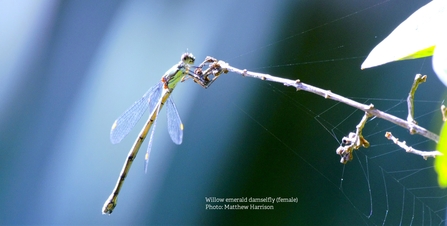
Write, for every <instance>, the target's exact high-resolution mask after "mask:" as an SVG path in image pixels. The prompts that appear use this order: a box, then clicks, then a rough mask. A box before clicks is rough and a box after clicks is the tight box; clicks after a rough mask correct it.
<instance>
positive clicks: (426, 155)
mask: <svg viewBox="0 0 447 226" xmlns="http://www.w3.org/2000/svg"><path fill="white" fill-rule="evenodd" d="M385 137H386V138H388V140H392V141H393V142H394V143H395V144H397V145H398V146H399V147H401V148H403V149H404V150H405V151H406V152H408V153H413V154H416V155H420V156H422V158H424V159H425V160H427V158H429V157H433V158H434V157H436V156H438V155H443V154H442V153H441V152H439V151H420V150H417V149H414V148H412V147H409V146H408V145H407V143H406V142H405V141H399V139H397V138H396V137H394V136H393V134H391V132H386V133H385Z"/></svg>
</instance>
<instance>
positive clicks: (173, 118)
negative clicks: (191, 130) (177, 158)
mask: <svg viewBox="0 0 447 226" xmlns="http://www.w3.org/2000/svg"><path fill="white" fill-rule="evenodd" d="M167 112H168V131H169V135H170V136H171V139H172V141H173V142H174V143H175V144H181V143H182V140H183V124H182V120H180V116H179V115H178V112H177V108H176V107H175V104H174V101H172V98H171V97H169V98H168V100H167Z"/></svg>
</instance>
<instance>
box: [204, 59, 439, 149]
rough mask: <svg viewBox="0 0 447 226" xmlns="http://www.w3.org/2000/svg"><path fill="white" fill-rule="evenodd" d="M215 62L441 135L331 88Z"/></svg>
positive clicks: (435, 138) (417, 130) (414, 130)
mask: <svg viewBox="0 0 447 226" xmlns="http://www.w3.org/2000/svg"><path fill="white" fill-rule="evenodd" d="M215 62H217V63H214V64H213V65H212V67H213V70H214V71H219V72H224V73H227V72H228V71H230V72H234V73H237V74H241V75H243V76H246V77H252V78H257V79H261V80H265V81H272V82H278V83H282V84H284V85H285V86H292V87H295V88H296V90H297V91H299V90H303V91H306V92H310V93H314V94H316V95H319V96H322V97H324V98H326V99H332V100H335V101H338V102H341V103H344V104H346V105H349V106H351V107H354V108H357V109H360V110H362V111H364V112H365V113H366V114H368V115H370V116H376V117H378V118H381V119H384V120H387V121H389V122H391V123H393V124H396V125H398V126H401V127H403V128H405V129H408V130H409V131H410V133H411V134H419V135H421V136H424V137H426V138H428V139H430V140H433V141H435V142H438V141H439V136H438V135H437V134H435V133H432V132H430V131H428V130H427V129H425V128H423V127H421V126H419V125H416V124H414V123H410V122H408V121H406V120H403V119H401V118H398V117H396V116H394V115H391V114H388V113H386V112H383V111H380V110H378V109H376V108H374V107H373V106H372V105H366V104H362V103H359V102H356V101H354V100H351V99H349V98H346V97H343V96H341V95H338V94H336V93H332V92H331V91H330V90H324V89H321V88H318V87H315V86H312V85H309V84H306V83H303V82H301V81H300V80H299V79H298V80H290V79H285V78H279V77H275V76H272V75H269V74H263V73H257V72H251V71H247V70H245V69H244V70H241V69H238V68H235V67H232V66H230V65H229V64H228V63H226V62H224V61H217V60H215ZM213 70H212V71H213Z"/></svg>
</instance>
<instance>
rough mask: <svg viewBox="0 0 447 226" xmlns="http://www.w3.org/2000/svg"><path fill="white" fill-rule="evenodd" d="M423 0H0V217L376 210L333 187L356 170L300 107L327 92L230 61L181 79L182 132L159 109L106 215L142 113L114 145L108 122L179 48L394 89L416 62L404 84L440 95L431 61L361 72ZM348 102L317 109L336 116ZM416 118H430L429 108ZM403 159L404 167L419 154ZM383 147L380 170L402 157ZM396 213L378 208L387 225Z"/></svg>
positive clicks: (306, 220) (327, 82)
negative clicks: (218, 71) (219, 201)
mask: <svg viewBox="0 0 447 226" xmlns="http://www.w3.org/2000/svg"><path fill="white" fill-rule="evenodd" d="M427 2H428V1H411V2H408V1H403V0H392V1H357V0H356V1H354V0H343V1H330V2H328V1H262V2H259V1H233V0H230V1H200V0H197V1H159V2H157V1H142V0H129V1H112V0H95V1H71V0H67V1H49V0H47V1H45V0H40V1H39V0H35V1H27V2H26V4H24V3H23V4H19V3H17V2H16V1H0V30H1V35H0V49H1V52H0V66H1V67H0V68H1V69H0V81H1V82H0V169H1V170H0V178H1V182H0V191H1V192H0V224H7V225H14V224H17V225H22V224H33V225H49V224H52V225H142V224H161V225H166V224H190V225H191V224H195V225H197V224H218V223H223V224H230V223H232V224H234V223H241V224H307V225H309V224H315V225H316V224H323V225H337V224H341V225H346V224H348V225H353V224H355V225H359V224H360V225H362V224H381V223H382V220H383V211H382V210H383V206H382V207H381V206H380V203H377V204H376V203H375V202H378V201H376V200H374V202H373V203H374V204H375V205H378V206H379V207H377V208H378V209H379V210H377V208H376V209H375V212H374V214H375V215H374V217H377V219H371V218H370V219H368V218H367V217H365V215H364V213H368V208H369V195H368V193H366V195H365V193H359V194H358V197H360V200H361V201H354V203H352V201H350V200H355V199H356V197H357V195H356V194H355V193H354V194H353V193H350V194H349V195H348V198H349V199H348V198H346V194H345V193H342V192H340V190H338V187H337V186H338V184H337V183H339V180H340V178H341V175H342V171H343V170H346V171H347V172H349V176H348V175H347V176H346V178H347V179H348V178H351V181H356V180H359V181H361V183H362V184H364V178H365V176H364V172H362V171H361V170H359V169H361V168H360V167H361V166H358V165H357V166H356V165H355V164H352V166H349V165H348V166H347V167H346V168H343V166H342V165H341V164H340V163H339V157H338V156H337V155H335V149H336V148H337V146H338V142H337V140H335V139H333V138H332V137H331V135H330V134H328V133H327V132H326V131H325V130H324V128H323V127H321V126H320V125H319V123H318V122H317V121H316V120H314V119H313V118H312V114H315V113H314V112H317V113H318V112H322V111H324V109H325V108H327V107H328V106H332V105H333V104H334V103H333V102H331V101H327V100H324V99H323V98H320V97H316V96H313V95H310V94H307V93H301V92H298V93H295V92H294V91H293V89H290V88H285V87H282V86H281V85H276V84H267V83H265V82H262V81H257V80H254V79H248V78H242V77H241V76H238V75H232V74H229V75H223V76H222V77H221V78H219V79H218V81H216V82H215V83H214V84H213V85H212V86H211V87H210V88H209V89H207V90H204V89H203V88H201V87H200V86H198V85H196V84H194V83H193V82H191V81H188V82H186V83H184V84H180V85H179V86H177V88H176V90H175V92H174V94H173V98H174V100H175V102H176V104H177V108H178V111H179V113H180V116H181V118H182V120H183V124H184V125H185V129H184V138H183V144H182V145H180V146H176V145H175V144H173V143H172V142H171V141H170V138H169V136H168V133H167V130H166V117H165V113H164V110H163V112H162V114H161V115H160V119H159V121H158V126H157V131H156V133H155V136H154V139H155V140H154V146H153V148H152V154H151V160H150V165H149V169H148V173H147V174H144V171H143V165H144V161H143V155H142V154H140V155H138V156H137V158H136V160H135V162H134V164H133V167H132V170H131V171H130V173H129V175H128V177H127V179H126V183H125V184H124V187H123V189H122V191H121V194H120V197H119V202H118V205H117V207H116V209H115V211H114V212H113V214H112V215H110V216H105V215H102V214H101V207H102V206H103V203H104V201H105V200H106V199H107V197H108V196H109V194H110V192H111V191H112V189H113V187H114V185H115V182H116V179H117V177H118V174H119V172H120V170H121V167H122V164H123V161H124V159H125V157H126V155H127V152H128V150H129V148H130V147H131V145H132V144H133V142H134V139H135V138H136V136H137V134H138V132H139V130H140V128H141V126H142V125H143V122H140V123H139V124H137V127H138V128H136V129H134V131H132V132H131V133H130V134H129V136H128V137H127V138H125V139H124V140H123V142H121V143H120V144H118V145H112V144H111V143H110V141H109V131H110V127H111V125H112V123H113V121H114V120H115V119H116V118H117V117H118V116H119V115H121V113H122V112H124V110H126V109H127V108H128V107H129V106H130V105H131V104H132V103H133V102H134V101H136V100H137V99H139V98H140V97H141V95H143V94H144V93H145V92H146V90H147V89H149V87H151V86H152V85H154V84H156V83H157V82H158V81H159V79H160V77H161V76H162V75H163V73H164V72H165V71H166V70H167V69H169V68H170V67H171V66H172V65H173V64H175V63H177V62H178V61H179V59H180V56H181V54H182V53H184V52H185V51H189V52H192V53H193V54H194V55H195V56H196V60H197V61H196V62H197V63H199V62H201V61H202V60H203V59H204V58H205V57H206V56H208V55H209V56H213V57H216V58H218V59H222V60H225V61H227V62H229V63H230V64H232V65H233V66H236V67H239V68H247V69H249V70H255V71H259V72H265V73H271V74H274V75H277V76H281V77H288V78H291V79H296V78H300V79H301V80H302V81H305V82H306V83H309V84H314V85H316V86H320V87H322V88H326V89H331V90H332V91H334V92H337V93H340V94H343V95H346V96H354V97H359V96H360V97H365V96H366V97H382V98H405V96H406V95H407V92H408V89H409V87H410V85H411V83H412V77H413V76H414V74H416V73H425V74H428V75H429V81H428V82H427V84H424V85H423V86H422V87H421V89H425V91H421V92H420V93H418V94H417V95H420V96H419V97H420V98H421V99H424V100H435V101H439V100H440V99H441V94H442V91H443V90H444V88H445V87H443V86H442V84H440V83H439V81H437V77H436V76H435V75H434V74H433V72H432V71H431V68H430V67H431V60H430V61H427V62H425V61H424V60H416V61H408V62H399V63H394V64H390V65H385V66H383V67H380V68H376V69H371V70H366V71H361V70H360V64H361V62H362V61H363V60H364V58H365V56H366V55H367V54H368V53H369V51H370V50H371V49H372V48H373V47H374V46H375V45H376V44H377V43H378V42H380V40H382V39H383V38H385V37H386V35H387V34H388V33H389V32H391V31H392V29H393V28H394V27H396V26H397V25H398V24H399V23H400V22H401V21H403V20H404V19H405V18H406V17H408V16H409V15H410V14H411V13H412V12H414V11H415V10H416V9H418V8H419V7H421V6H422V5H424V4H426V3H427ZM332 59H337V60H332ZM300 62H302V63H300ZM303 62H304V63H303ZM306 62H313V63H306ZM278 65H284V66H278ZM401 81H402V82H401ZM396 83H397V84H399V85H396ZM424 87H425V88H424ZM302 106H305V107H304V108H303V107H302ZM383 107H385V108H386V107H388V106H383ZM352 110H353V109H350V108H346V109H343V110H342V111H341V112H334V116H326V115H324V117H327V118H328V119H332V118H333V117H335V119H334V121H336V122H340V121H341V120H343V118H345V117H346V115H347V114H346V113H345V112H348V113H350V112H352ZM308 111H310V112H311V113H309V112H308ZM417 112H418V111H417V110H416V113H417ZM400 113H401V115H400V116H401V117H405V113H404V111H402V112H400ZM357 114H358V117H353V119H352V120H353V121H350V122H345V123H346V128H344V127H343V125H345V124H343V125H340V127H337V129H339V130H343V132H344V133H345V134H342V135H340V136H339V137H338V138H341V136H343V135H346V134H347V133H348V132H350V131H351V130H353V129H354V128H355V125H356V123H357V121H358V119H359V118H360V117H361V113H357ZM309 115H310V116H311V117H309ZM144 117H146V116H144ZM338 118H339V119H338ZM337 120H338V121H337ZM350 120H351V118H350ZM422 120H425V121H422V122H421V121H420V122H419V123H420V124H423V125H426V126H430V128H431V129H432V131H438V128H439V126H438V125H437V124H436V122H434V121H433V120H432V118H431V117H425V118H423V119H422ZM142 121H145V120H142ZM399 130H400V129H397V131H399ZM400 131H401V133H402V134H407V133H406V131H402V130H400ZM398 133H399V132H398ZM381 136H383V135H382V134H380V137H381ZM402 136H404V135H402ZM380 142H384V141H383V140H381V141H380ZM430 145H431V146H430ZM146 146H147V143H144V144H143V145H142V149H143V150H142V151H144V150H145V149H146ZM388 147H391V145H390V146H388ZM424 147H425V148H429V147H431V148H433V147H434V145H433V144H427V145H426V146H424ZM393 148H395V147H391V149H393ZM398 153H400V154H402V155H399V158H406V155H405V154H404V153H401V152H398ZM365 156H367V157H366V159H368V156H371V155H370V154H369V153H368V152H365V153H364V156H363V158H365ZM410 158H411V161H414V164H416V166H417V167H425V166H430V165H431V164H432V163H431V162H430V161H422V160H421V158H420V157H413V156H411V157H410ZM376 159H377V158H371V160H370V162H371V164H373V162H374V161H375V160H376ZM393 159H394V157H393ZM393 159H391V160H393ZM391 160H390V159H385V160H383V159H378V160H377V162H375V163H374V164H376V165H374V166H375V167H376V168H375V172H376V173H377V172H378V173H379V174H378V175H379V177H378V180H382V179H381V177H380V170H378V169H380V168H382V169H385V170H393V169H392V168H393V167H396V168H397V169H400V168H402V167H404V166H405V165H408V164H409V163H408V162H407V161H403V162H397V163H396V162H392V161H391ZM409 161H410V160H409ZM417 164H420V165H417ZM350 167H352V168H350ZM355 167H357V168H355ZM387 167H390V168H387ZM353 168H354V169H353ZM350 174H353V175H352V177H351V175H350ZM429 175H430V177H428V178H427V180H429V181H427V182H426V183H430V184H433V181H435V180H436V178H435V176H434V174H433V172H431V171H430V174H429ZM373 176H374V175H373V174H371V180H373ZM376 176H377V175H376ZM356 178H357V179H356ZM374 179H377V178H374ZM347 183H348V182H347ZM359 183H360V182H359ZM390 183H391V182H390ZM418 183H421V186H423V184H424V183H425V182H420V181H419V182H418ZM348 185H349V184H348ZM362 186H363V185H362ZM390 186H391V185H390ZM405 186H406V185H405ZM379 187H380V188H379ZM351 188H356V187H355V185H351ZM382 188H383V185H382V184H380V185H378V187H377V188H374V190H373V191H381V190H380V189H382ZM362 189H363V190H364V189H365V187H362ZM362 189H353V190H362ZM389 192H390V193H389V195H390V196H392V195H393V194H392V193H391V190H390V191H389ZM399 192H401V190H399ZM209 196H217V197H244V196H248V197H250V196H252V197H265V196H272V197H278V196H281V197H298V198H299V199H300V201H299V203H298V204H278V205H276V206H275V210H274V211H260V212H256V211H209V210H205V204H206V203H205V197H209ZM398 196H399V197H402V194H398ZM381 197H383V194H382V196H381ZM404 197H405V195H404ZM410 198H411V197H409V199H410ZM411 199H412V198H411ZM362 200H363V201H365V202H363V201H362ZM389 201H390V202H391V201H392V200H389ZM441 201H442V200H441ZM443 201H445V199H444V200H443ZM382 202H383V201H382ZM396 203H397V204H396V205H395V206H397V207H396V208H397V209H399V208H401V207H400V206H401V204H402V201H401V200H400V201H399V200H398V201H396ZM444 203H445V202H444ZM418 205H419V204H418ZM365 206H366V207H365ZM422 206H423V205H422ZM380 208H382V209H380ZM444 208H445V207H444ZM381 211H382V212H381ZM428 212H430V211H429V210H427V213H428ZM438 214H440V215H443V213H442V214H441V213H439V212H438ZM410 216H411V215H410ZM400 217H401V214H400V212H398V211H397V212H392V211H390V216H389V217H388V219H387V223H388V222H390V223H394V224H396V222H399V219H400ZM427 218H428V217H427ZM433 218H435V217H433ZM405 219H408V218H405ZM436 219H437V220H438V222H439V221H442V218H441V220H439V219H438V218H436ZM404 222H405V221H404Z"/></svg>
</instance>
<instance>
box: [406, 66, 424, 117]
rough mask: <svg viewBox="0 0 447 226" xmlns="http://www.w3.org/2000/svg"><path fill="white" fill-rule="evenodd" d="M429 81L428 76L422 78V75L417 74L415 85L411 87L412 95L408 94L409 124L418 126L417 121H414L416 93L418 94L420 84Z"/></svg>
mask: <svg viewBox="0 0 447 226" xmlns="http://www.w3.org/2000/svg"><path fill="white" fill-rule="evenodd" d="M425 81H427V75H424V76H422V75H421V74H417V75H416V77H415V78H414V82H413V85H412V86H411V90H410V93H408V98H407V104H408V117H407V121H408V122H409V123H413V124H418V123H417V122H416V120H414V117H413V116H414V103H413V101H414V93H415V92H416V90H417V88H418V86H419V84H421V83H423V82H425Z"/></svg>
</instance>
